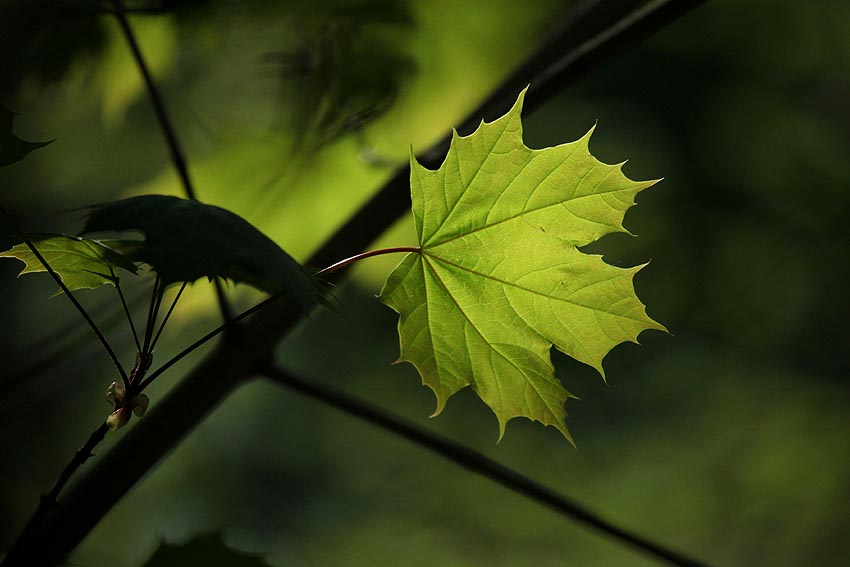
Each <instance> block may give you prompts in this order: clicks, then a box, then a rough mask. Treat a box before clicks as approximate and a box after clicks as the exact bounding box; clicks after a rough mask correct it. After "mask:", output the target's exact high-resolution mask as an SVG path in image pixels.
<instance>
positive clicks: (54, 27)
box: [0, 0, 103, 100]
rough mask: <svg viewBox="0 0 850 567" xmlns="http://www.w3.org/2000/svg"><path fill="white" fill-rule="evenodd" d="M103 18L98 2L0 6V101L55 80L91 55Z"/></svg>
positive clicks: (44, 0)
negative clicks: (86, 55)
mask: <svg viewBox="0 0 850 567" xmlns="http://www.w3.org/2000/svg"><path fill="white" fill-rule="evenodd" d="M102 17H103V16H102V14H101V13H100V10H99V3H97V2H56V1H55V0H27V1H26V2H15V1H2V2H0V70H2V71H0V98H6V97H9V96H11V95H13V94H14V93H15V92H17V91H18V90H19V89H20V87H21V85H22V84H27V85H28V86H33V85H35V86H40V85H42V84H45V83H50V82H53V81H58V80H60V79H62V78H63V77H64V76H65V74H66V72H67V71H68V70H69V69H70V68H71V67H72V65H73V63H74V61H77V62H79V61H80V59H79V56H80V55H84V54H93V53H95V52H96V51H97V50H98V49H99V48H100V46H101V45H102V44H103V33H102V30H101V27H100V19H101V18H102ZM7 100H9V99H8V98H7Z"/></svg>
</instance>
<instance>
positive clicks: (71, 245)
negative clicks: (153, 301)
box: [0, 234, 137, 291]
mask: <svg viewBox="0 0 850 567" xmlns="http://www.w3.org/2000/svg"><path fill="white" fill-rule="evenodd" d="M29 239H30V241H31V242H32V243H33V246H35V248H36V250H38V251H39V253H41V255H42V256H44V259H45V260H47V263H48V264H50V267H51V268H53V271H54V272H56V273H57V274H59V277H60V278H62V282H63V283H64V284H65V285H66V286H68V289H70V290H71V291H75V290H78V289H90V288H95V287H99V286H101V285H103V284H111V285H115V284H116V283H117V282H118V269H119V268H121V269H124V270H127V271H128V272H131V273H133V274H135V273H136V272H137V269H136V265H135V264H134V263H133V262H132V261H131V260H130V259H129V258H127V256H125V255H124V254H122V253H121V252H118V251H117V250H115V249H113V248H111V247H110V246H107V245H106V243H104V242H102V241H99V240H92V239H90V238H83V237H80V236H66V235H64V234H33V235H29ZM113 242H114V241H113ZM119 246H120V243H119ZM0 258H15V259H17V260H20V261H22V262H23V263H24V269H23V270H21V274H20V275H23V274H29V273H34V272H46V271H47V270H46V269H45V267H44V266H43V265H42V263H41V262H40V261H39V260H38V258H36V257H35V254H33V252H32V250H30V248H29V246H27V245H26V244H23V243H22V244H18V245H16V246H14V247H13V248H11V249H10V250H6V251H5V252H0Z"/></svg>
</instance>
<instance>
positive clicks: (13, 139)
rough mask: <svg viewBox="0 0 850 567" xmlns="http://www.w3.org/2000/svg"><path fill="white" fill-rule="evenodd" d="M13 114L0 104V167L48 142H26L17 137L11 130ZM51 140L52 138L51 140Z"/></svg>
mask: <svg viewBox="0 0 850 567" xmlns="http://www.w3.org/2000/svg"><path fill="white" fill-rule="evenodd" d="M15 116H17V114H15V113H14V112H12V111H11V110H9V109H8V108H6V107H5V106H2V105H0V167H4V166H6V165H10V164H13V163H15V162H17V161H21V160H22V159H24V158H25V157H27V155H28V154H29V153H30V152H32V151H33V150H37V149H38V148H43V147H44V146H46V145H47V144H49V143H50V142H27V141H26V140H22V139H20V138H18V137H17V136H16V135H15V134H14V133H13V132H12V123H13V122H14V120H15ZM51 142H52V140H51Z"/></svg>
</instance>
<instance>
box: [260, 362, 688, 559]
mask: <svg viewBox="0 0 850 567" xmlns="http://www.w3.org/2000/svg"><path fill="white" fill-rule="evenodd" d="M263 374H265V375H266V376H267V377H268V378H270V379H271V380H273V381H274V382H276V383H278V384H281V385H283V386H286V387H287V388H291V389H292V390H295V391H296V392H298V393H300V394H303V395H305V396H307V397H309V398H312V399H314V400H316V401H319V402H322V403H323V404H326V405H329V406H331V407H334V408H336V409H338V410H341V411H343V412H345V413H347V414H349V415H351V416H353V417H356V418H358V419H361V420H363V421H367V422H369V423H371V424H373V425H376V426H378V427H380V428H381V429H383V430H385V431H389V432H391V433H394V434H396V435H398V436H399V437H402V438H404V439H407V440H408V441H411V442H413V443H415V444H417V445H419V446H420V447H423V448H425V449H427V450H429V451H431V452H433V453H436V454H438V455H440V456H442V457H445V458H446V459H448V460H450V461H452V462H453V463H456V464H458V465H460V466H461V467H463V468H465V469H467V470H470V471H472V472H475V473H478V474H480V475H481V476H484V477H486V478H489V479H490V480H492V481H493V482H496V483H499V484H501V485H502V486H504V487H505V488H508V489H509V490H512V491H513V492H516V493H517V494H520V495H522V496H525V497H527V498H530V499H532V500H535V501H536V502H539V503H540V504H543V505H544V506H547V507H549V508H551V509H552V510H554V511H555V512H557V513H559V514H561V515H562V516H564V517H566V518H568V519H571V520H574V521H576V522H578V523H580V524H582V525H584V526H587V527H588V528H591V529H593V530H596V531H598V532H600V533H601V534H603V535H606V536H608V537H610V538H611V539H613V540H615V541H617V542H620V543H623V544H625V545H628V546H631V547H633V548H634V549H636V550H638V551H640V552H641V553H644V554H646V555H649V556H650V557H652V558H654V559H656V560H660V561H664V562H666V563H669V564H671V565H679V566H680V567H702V566H704V564H703V563H702V562H700V561H697V560H696V559H692V558H689V557H686V556H684V555H681V554H680V553H677V552H675V551H673V550H671V549H668V548H667V547H664V546H662V545H660V544H657V543H655V542H653V541H652V540H650V539H647V538H645V537H642V536H639V535H637V534H635V533H632V532H630V531H628V530H626V529H625V528H621V527H619V526H616V525H614V524H612V523H611V522H609V521H608V520H605V519H603V518H602V517H600V516H599V515H598V514H596V513H595V512H592V511H590V510H588V509H587V508H585V507H583V506H582V505H580V504H578V503H577V502H573V501H572V500H570V499H569V498H567V497H566V496H563V495H562V494H559V493H558V492H556V491H554V490H552V489H550V488H547V487H545V486H543V485H541V484H539V483H537V482H535V481H533V480H531V479H530V478H528V477H527V476H525V475H523V474H520V473H519V472H517V471H515V470H513V469H511V468H508V467H506V466H505V465H502V464H499V463H497V462H496V461H494V460H493V459H490V458H488V457H486V456H484V455H483V454H481V453H479V452H478V451H475V450H473V449H470V448H468V447H464V446H463V445H461V444H460V443H457V442H455V441H452V440H451V439H448V438H447V437H443V436H442V435H438V434H436V433H434V432H431V431H428V430H427V429H425V428H424V427H420V426H419V425H417V424H415V423H413V422H412V421H409V420H406V419H404V418H401V417H398V416H395V415H393V414H391V413H390V412H388V411H386V410H385V409H383V408H380V407H378V406H376V405H374V404H371V403H369V402H367V401H364V400H361V399H358V398H356V397H354V396H352V395H351V394H348V393H346V392H343V391H342V390H339V389H337V388H334V387H332V386H329V385H327V384H321V383H319V382H315V381H312V380H306V379H304V378H302V377H300V376H297V375H295V374H293V373H291V372H288V371H286V370H282V369H280V368H275V367H270V368H266V369H265V370H264V371H263Z"/></svg>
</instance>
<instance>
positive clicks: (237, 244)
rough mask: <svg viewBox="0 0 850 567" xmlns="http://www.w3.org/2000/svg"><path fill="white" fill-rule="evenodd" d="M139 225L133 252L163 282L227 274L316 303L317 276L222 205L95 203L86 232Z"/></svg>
mask: <svg viewBox="0 0 850 567" xmlns="http://www.w3.org/2000/svg"><path fill="white" fill-rule="evenodd" d="M128 230H135V231H139V232H142V233H143V234H144V235H145V240H144V242H143V243H142V244H140V245H139V248H138V249H137V250H136V251H134V252H133V254H132V257H133V258H134V259H138V260H139V261H142V262H145V263H146V264H149V265H150V266H151V267H152V268H153V269H154V270H155V271H156V272H157V274H159V276H160V277H161V278H162V279H163V283H165V284H166V285H167V284H171V283H175V282H193V281H195V280H197V279H199V278H204V277H205V278H210V279H211V278H215V277H221V278H228V279H231V280H233V281H235V282H241V283H246V284H249V285H251V286H254V287H256V288H258V289H261V290H263V291H265V292H267V293H277V292H281V291H283V292H285V293H287V294H288V295H289V296H290V298H291V299H292V300H294V301H295V302H296V303H297V304H298V305H300V306H301V307H302V308H305V309H306V308H309V307H310V306H312V305H313V304H314V303H315V301H316V298H317V294H318V291H319V288H318V284H317V281H316V280H315V279H314V278H313V277H312V276H311V275H309V274H308V273H307V272H306V271H305V270H304V269H303V268H302V267H301V265H300V264H298V262H296V261H295V260H294V259H293V258H292V257H291V256H290V255H289V254H287V253H286V252H285V251H284V250H283V249H282V248H280V247H279V246H278V245H277V244H275V243H274V241H272V240H271V239H270V238H268V237H267V236H266V235H264V234H263V233H261V232H260V231H259V230H257V229H256V228H254V226H253V225H251V224H250V223H249V222H248V221H246V220H245V219H243V218H242V217H240V216H238V215H236V214H234V213H231V212H230V211H227V210H225V209H222V208H220V207H216V206H213V205H205V204H203V203H199V202H197V201H190V200H187V199H180V198H178V197H169V196H165V195H143V196H140V197H131V198H129V199H123V200H120V201H113V202H110V203H104V204H102V205H95V206H93V207H91V209H90V212H89V216H88V219H87V220H86V224H85V226H84V227H83V230H82V232H83V233H91V232H103V231H114V232H121V231H128Z"/></svg>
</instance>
